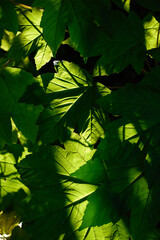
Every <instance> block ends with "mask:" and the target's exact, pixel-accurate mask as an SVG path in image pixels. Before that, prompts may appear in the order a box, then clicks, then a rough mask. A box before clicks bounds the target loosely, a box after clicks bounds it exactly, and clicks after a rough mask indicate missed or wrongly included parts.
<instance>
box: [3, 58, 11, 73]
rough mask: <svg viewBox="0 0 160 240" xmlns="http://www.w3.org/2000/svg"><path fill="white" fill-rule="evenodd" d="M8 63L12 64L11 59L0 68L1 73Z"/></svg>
mask: <svg viewBox="0 0 160 240" xmlns="http://www.w3.org/2000/svg"><path fill="white" fill-rule="evenodd" d="M10 62H12V59H9V60H8V61H7V62H6V63H5V64H4V65H3V66H2V68H1V69H0V71H2V70H3V69H4V68H5V67H7V66H8V64H9V63H10Z"/></svg>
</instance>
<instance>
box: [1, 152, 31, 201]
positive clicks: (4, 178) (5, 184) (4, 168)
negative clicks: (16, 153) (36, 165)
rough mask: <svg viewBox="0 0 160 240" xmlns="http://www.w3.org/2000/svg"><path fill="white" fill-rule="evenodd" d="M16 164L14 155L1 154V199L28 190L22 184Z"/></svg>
mask: <svg viewBox="0 0 160 240" xmlns="http://www.w3.org/2000/svg"><path fill="white" fill-rule="evenodd" d="M15 163H16V161H15V159H14V157H13V155H12V154H10V153H7V152H5V151H3V152H1V153H0V197H1V198H3V197H4V196H5V195H6V194H8V193H13V192H17V191H18V190H19V189H20V188H23V189H24V190H26V189H27V188H26V187H25V186H24V185H23V184H22V183H21V182H20V180H19V177H20V176H19V174H18V172H17V170H16V168H15V166H14V164H15Z"/></svg>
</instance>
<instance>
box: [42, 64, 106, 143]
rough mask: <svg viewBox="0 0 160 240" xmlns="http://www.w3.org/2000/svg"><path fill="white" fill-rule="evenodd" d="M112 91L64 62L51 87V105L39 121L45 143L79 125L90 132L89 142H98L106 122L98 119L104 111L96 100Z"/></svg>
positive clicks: (49, 89)
mask: <svg viewBox="0 0 160 240" xmlns="http://www.w3.org/2000/svg"><path fill="white" fill-rule="evenodd" d="M108 91H109V90H108V89H107V88H105V87H104V86H102V85H100V86H99V87H98V86H96V85H94V84H92V78H91V76H90V75H89V74H88V73H86V72H85V71H84V70H83V69H80V68H79V67H78V66H77V65H75V64H72V63H67V62H62V63H61V64H60V66H59V71H58V73H56V74H55V75H54V79H53V80H52V81H51V82H50V83H49V85H48V88H47V93H48V96H50V99H52V100H51V103H50V106H49V107H48V108H46V109H45V111H44V112H43V113H42V114H41V116H40V118H39V120H38V123H39V125H40V135H41V137H42V140H43V142H46V143H48V142H53V141H55V140H56V139H58V138H60V136H61V135H60V134H63V132H61V131H62V129H64V126H66V125H68V126H70V127H73V128H74V127H75V124H76V123H78V125H79V131H83V132H84V131H85V130H86V129H87V131H88V132H87V133H85V134H84V136H83V137H86V141H88V142H89V143H91V144H92V143H94V142H95V141H96V140H97V139H98V138H99V136H100V135H101V134H103V131H104V130H103V127H102V122H103V121H105V120H104V117H103V115H101V116H102V117H101V116H100V115H99V116H100V117H97V113H98V111H99V112H100V111H101V110H98V109H99V108H97V106H96V104H95V100H96V99H97V98H99V97H100V96H101V95H103V94H107V93H108ZM80 106H83V108H81V107H80ZM95 130H96V131H95Z"/></svg>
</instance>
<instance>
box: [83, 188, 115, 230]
mask: <svg viewBox="0 0 160 240" xmlns="http://www.w3.org/2000/svg"><path fill="white" fill-rule="evenodd" d="M87 201H88V204H87V207H86V210H85V214H84V217H83V220H82V225H81V226H80V230H81V229H83V228H86V227H92V226H101V225H103V224H106V223H110V222H111V221H112V211H113V205H112V201H111V199H110V194H109V193H108V190H107V186H105V185H104V186H102V187H99V188H98V189H97V190H96V191H95V192H94V193H92V194H91V195H90V196H89V197H88V198H87Z"/></svg>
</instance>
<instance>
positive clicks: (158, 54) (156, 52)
mask: <svg viewBox="0 0 160 240" xmlns="http://www.w3.org/2000/svg"><path fill="white" fill-rule="evenodd" d="M148 53H149V55H151V56H152V57H153V58H154V59H155V60H156V61H158V62H160V47H158V48H153V49H151V50H148Z"/></svg>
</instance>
